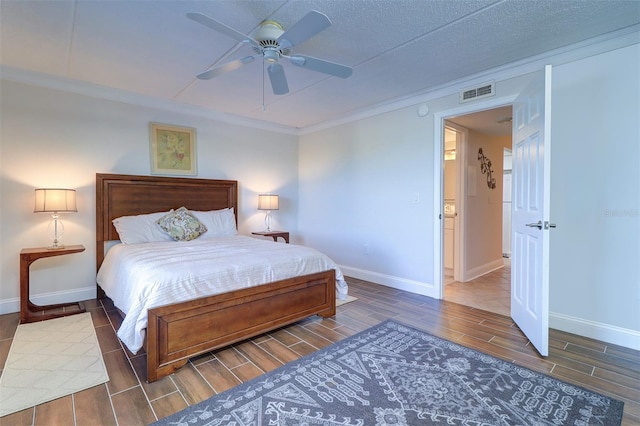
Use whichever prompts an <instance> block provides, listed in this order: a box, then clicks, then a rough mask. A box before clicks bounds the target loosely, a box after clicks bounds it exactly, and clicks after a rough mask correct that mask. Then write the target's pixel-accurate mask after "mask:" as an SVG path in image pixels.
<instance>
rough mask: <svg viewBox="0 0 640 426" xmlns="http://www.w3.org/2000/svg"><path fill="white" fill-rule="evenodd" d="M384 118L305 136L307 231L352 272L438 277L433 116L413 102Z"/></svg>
mask: <svg viewBox="0 0 640 426" xmlns="http://www.w3.org/2000/svg"><path fill="white" fill-rule="evenodd" d="M380 118H381V117H375V118H371V119H367V120H361V121H358V122H356V123H352V124H349V125H344V126H340V127H337V128H332V129H328V130H325V131H322V132H317V133H313V134H309V135H305V136H303V137H301V142H300V171H299V173H300V220H299V226H300V232H301V234H302V235H303V236H304V243H306V244H309V245H312V246H314V247H317V248H319V249H320V250H323V251H325V252H327V253H330V254H331V255H332V256H334V257H335V260H336V261H338V262H339V263H340V264H342V265H344V266H348V268H346V271H343V272H346V273H348V274H351V275H352V276H353V275H356V274H357V271H358V270H362V271H363V272H364V271H366V273H367V274H368V275H369V276H374V277H375V279H373V281H375V282H385V280H393V281H394V282H395V283H396V284H397V285H398V286H401V287H402V286H404V285H413V284H417V285H418V286H420V285H424V284H425V283H431V282H433V281H432V280H433V271H431V270H429V269H428V268H425V267H424V265H425V264H426V263H427V262H429V259H431V258H432V256H433V247H432V244H431V233H432V229H431V228H432V224H431V221H430V217H431V216H432V214H431V212H432V210H433V203H432V197H431V194H432V189H431V188H430V186H429V181H428V180H425V179H424V165H425V164H427V163H429V162H432V161H433V157H432V156H433V149H432V147H431V146H430V145H429V144H428V143H426V134H427V133H428V131H429V130H428V129H429V126H430V125H431V123H430V122H429V120H428V119H425V118H422V117H419V116H418V115H417V114H416V113H415V111H414V109H413V108H409V109H403V110H400V111H396V112H392V113H389V114H387V115H385V116H384V117H383V118H382V119H380ZM398 128H401V129H403V131H402V132H399V131H398ZM416 201H417V202H416ZM407 224H411V225H410V226H407ZM400 281H402V282H400ZM416 291H420V290H419V289H416Z"/></svg>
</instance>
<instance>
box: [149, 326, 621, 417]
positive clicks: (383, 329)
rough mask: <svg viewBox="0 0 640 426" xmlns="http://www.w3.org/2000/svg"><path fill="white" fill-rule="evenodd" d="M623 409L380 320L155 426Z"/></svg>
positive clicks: (607, 413) (617, 412) (598, 413)
mask: <svg viewBox="0 0 640 426" xmlns="http://www.w3.org/2000/svg"><path fill="white" fill-rule="evenodd" d="M622 408H623V403H622V402H620V401H617V400H614V399H611V398H607V397H605V396H603V395H599V394H596V393H593V392H590V391H588V390H585V389H582V388H579V387H576V386H573V385H569V384H567V383H563V382H560V381H558V380H555V379H553V378H551V377H548V376H545V375H543V374H540V373H536V372H533V371H531V370H528V369H525V368H522V367H518V366H517V365H514V364H511V363H508V362H504V361H501V360H499V359H496V358H493V357H491V356H489V355H485V354H482V353H480V352H477V351H474V350H472V349H468V348H465V347H463V346H460V345H457V344H455V343H451V342H448V341H446V340H442V339H440V338H437V337H434V336H431V335H429V334H427V333H425V332H422V331H419V330H416V329H414V328H410V327H407V326H404V325H401V324H398V323H396V322H393V321H386V322H384V323H382V324H379V325H377V326H375V327H372V328H370V329H368V330H365V331H363V332H361V333H358V334H356V335H354V336H351V337H349V338H347V339H345V340H342V341H340V342H338V343H336V344H334V345H331V346H329V347H327V348H325V349H323V350H320V351H318V352H316V353H314V354H311V355H308V356H306V357H303V358H300V359H298V360H297V361H294V362H292V363H289V364H287V365H285V366H283V367H280V368H278V369H277V370H274V371H272V372H270V373H267V374H265V375H264V376H261V377H257V378H255V379H254V380H252V381H249V382H247V383H244V384H242V385H240V386H237V387H235V388H233V389H230V390H228V391H226V392H224V393H221V394H219V395H216V396H214V397H212V398H210V399H208V400H206V401H203V402H201V403H199V404H197V405H195V406H192V407H189V408H188V409H186V410H184V411H182V412H179V413H176V414H174V415H172V416H170V417H167V418H165V419H163V420H161V421H159V422H157V423H156V424H158V425H177V424H180V425H189V426H192V425H237V426H240V425H242V426H244V425H254V426H258V425H302V424H305V425H360V426H364V425H425V424H443V425H569V424H571V425H607V426H610V425H619V424H620V423H621V420H622Z"/></svg>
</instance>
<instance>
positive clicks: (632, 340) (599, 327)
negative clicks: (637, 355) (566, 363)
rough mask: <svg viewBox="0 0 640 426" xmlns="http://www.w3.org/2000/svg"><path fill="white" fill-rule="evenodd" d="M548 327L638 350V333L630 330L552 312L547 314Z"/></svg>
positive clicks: (639, 339)
mask: <svg viewBox="0 0 640 426" xmlns="http://www.w3.org/2000/svg"><path fill="white" fill-rule="evenodd" d="M549 327H550V328H553V329H556V330H560V331H566V332H567V333H572V334H577V335H579V336H584V337H589V338H591V339H596V340H600V341H602V342H607V343H611V344H614V345H618V346H624V347H625V348H630V349H635V350H640V331H638V330H630V329H628V328H622V327H616V326H613V325H609V324H602V323H598V322H595V321H589V320H585V319H582V318H575V317H571V316H569V315H563V314H557V313H553V312H551V313H550V314H549Z"/></svg>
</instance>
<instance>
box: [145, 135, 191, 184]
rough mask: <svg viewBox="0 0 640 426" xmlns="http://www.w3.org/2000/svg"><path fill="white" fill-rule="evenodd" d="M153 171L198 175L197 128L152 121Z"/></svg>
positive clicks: (153, 172)
mask: <svg viewBox="0 0 640 426" xmlns="http://www.w3.org/2000/svg"><path fill="white" fill-rule="evenodd" d="M149 134H150V147H151V173H152V174H161V175H194V176H195V175H196V174H197V171H196V130H195V129H193V128H190V127H179V126H172V125H168V124H160V123H150V124H149Z"/></svg>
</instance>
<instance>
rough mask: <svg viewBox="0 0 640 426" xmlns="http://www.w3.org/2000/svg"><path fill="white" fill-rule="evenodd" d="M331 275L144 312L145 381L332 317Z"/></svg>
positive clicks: (332, 274)
mask: <svg viewBox="0 0 640 426" xmlns="http://www.w3.org/2000/svg"><path fill="white" fill-rule="evenodd" d="M335 294H336V290H335V271H334V270H330V271H325V272H321V273H317V274H312V275H305V276H302V277H295V278H289V279H286V280H283V281H278V282H274V283H270V284H266V285H261V286H257V287H252V288H247V289H243V290H237V291H232V292H229V293H223V294H220V295H216V296H211V297H206V298H202V299H197V300H192V301H188V302H183V303H179V304H175V305H169V306H162V307H158V308H154V309H150V310H149V320H148V325H147V380H148V381H149V382H153V381H155V380H157V379H159V378H161V377H164V376H167V375H169V374H171V373H173V372H174V371H175V370H177V369H178V368H180V367H182V366H183V365H185V364H186V363H187V361H188V360H189V358H191V357H193V356H195V355H199V354H202V353H205V352H209V351H212V350H215V349H218V348H221V347H224V346H228V345H230V344H233V343H236V342H239V341H241V340H245V339H248V338H250V337H254V336H257V335H259V334H262V333H265V332H268V331H271V330H274V329H276V328H279V327H283V326H285V325H288V324H291V323H293V322H296V321H299V320H301V319H304V318H307V317H309V316H311V315H315V314H317V315H320V316H322V317H331V316H334V315H335V313H336V297H335Z"/></svg>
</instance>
